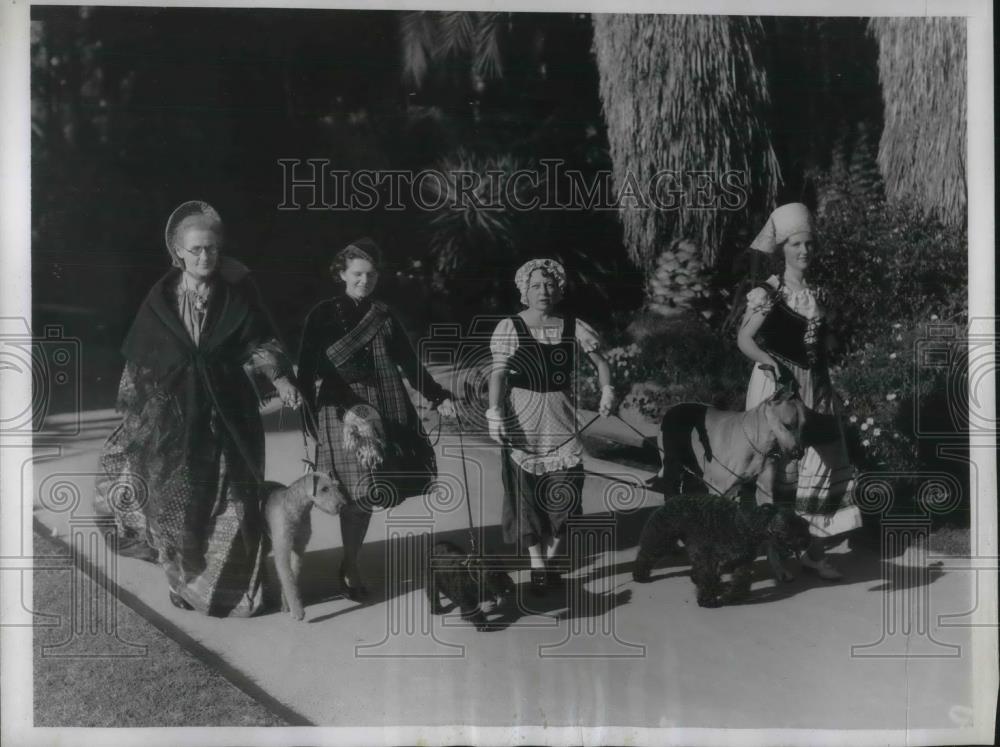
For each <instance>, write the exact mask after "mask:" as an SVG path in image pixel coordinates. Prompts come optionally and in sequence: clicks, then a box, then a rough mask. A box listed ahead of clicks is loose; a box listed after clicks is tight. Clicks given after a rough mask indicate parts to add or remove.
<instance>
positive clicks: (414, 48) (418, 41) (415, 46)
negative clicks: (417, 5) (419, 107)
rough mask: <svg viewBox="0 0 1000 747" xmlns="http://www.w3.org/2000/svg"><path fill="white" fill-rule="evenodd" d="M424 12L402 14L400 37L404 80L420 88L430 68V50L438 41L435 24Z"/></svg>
mask: <svg viewBox="0 0 1000 747" xmlns="http://www.w3.org/2000/svg"><path fill="white" fill-rule="evenodd" d="M428 15H429V14H428V13H427V12H426V11H422V10H415V11H407V12H405V13H402V14H400V21H399V37H400V45H401V47H402V49H401V58H402V63H403V79H404V80H405V81H406V82H407V83H409V84H411V85H414V86H416V87H417V88H420V87H421V86H422V85H423V82H424V80H425V78H426V77H427V70H428V68H429V67H430V50H431V49H433V47H434V44H435V39H436V33H435V28H434V24H433V23H432V22H431V20H430V18H429V17H428Z"/></svg>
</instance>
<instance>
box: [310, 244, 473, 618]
mask: <svg viewBox="0 0 1000 747" xmlns="http://www.w3.org/2000/svg"><path fill="white" fill-rule="evenodd" d="M380 264H381V252H380V251H379V247H378V245H377V244H376V243H375V242H374V241H373V240H372V239H370V238H367V237H366V238H362V239H357V240H356V241H353V242H351V243H350V244H349V245H348V246H346V247H345V248H344V249H342V250H341V251H340V252H338V253H337V255H336V256H335V257H334V259H333V264H332V265H331V267H330V271H331V274H332V275H333V278H334V281H335V282H337V283H338V284H339V286H340V287H339V288H338V292H337V293H336V294H335V295H334V296H333V297H332V298H329V299H327V300H325V301H322V302H320V303H319V304H318V305H317V306H316V307H314V308H313V310H312V311H310V312H309V316H308V317H307V318H306V322H305V328H304V330H303V333H302V344H301V347H300V352H299V370H298V376H299V381H300V382H302V396H303V399H304V401H305V408H304V410H305V413H306V417H305V423H306V427H307V429H308V430H309V431H310V433H311V435H312V436H313V438H314V439H318V444H317V446H318V454H317V460H316V461H317V469H318V470H320V471H323V472H327V473H329V474H331V475H333V476H334V477H335V478H336V479H337V481H338V482H339V484H340V486H341V489H342V490H343V491H344V493H345V497H346V498H347V499H348V504H347V506H345V508H343V509H342V510H341V512H340V528H341V534H342V538H343V542H344V559H343V563H342V565H341V567H340V578H341V583H342V584H343V586H344V588H345V591H346V593H347V595H348V597H349V598H351V599H353V600H362V599H364V598H365V597H366V596H367V593H368V590H367V587H366V586H365V585H364V582H363V581H362V577H361V572H360V568H359V565H358V556H359V553H360V551H361V546H362V544H363V543H364V540H365V535H366V534H367V533H368V525H369V523H370V521H371V512H372V510H373V509H374V508H376V507H379V506H381V505H382V504H381V501H380V500H379V499H378V498H377V497H376V496H375V495H374V492H377V490H378V487H377V484H376V482H374V481H373V480H372V479H370V477H371V474H372V470H373V468H375V467H378V466H379V464H380V461H381V457H382V456H383V452H384V448H383V447H384V446H387V445H391V446H392V447H393V448H400V447H403V446H406V445H410V446H412V447H413V448H412V449H410V452H422V453H424V454H426V455H428V460H429V461H430V462H433V449H432V448H431V446H430V444H429V442H428V440H427V437H426V435H425V434H424V433H423V430H422V428H421V424H420V418H419V417H418V415H417V412H416V409H415V408H414V406H413V403H412V402H411V401H410V398H409V395H408V393H407V391H406V387H405V384H404V382H403V378H404V376H405V378H406V380H407V381H409V383H410V385H411V386H412V387H413V388H414V389H416V390H417V391H419V392H420V394H422V395H423V396H424V397H425V398H426V399H428V400H429V401H430V403H431V405H432V406H433V407H435V408H437V410H438V412H440V413H441V414H442V415H444V416H445V417H451V416H453V415H454V414H455V409H454V405H453V404H452V401H451V394H450V393H449V392H448V391H446V390H445V389H443V388H442V387H441V386H440V385H438V383H437V382H435V381H434V379H433V378H432V377H431V375H430V374H429V373H428V372H427V370H426V369H425V368H424V366H423V364H421V362H420V359H419V358H418V357H417V354H416V352H415V351H414V349H413V346H412V345H411V344H410V341H409V338H407V336H406V333H405V331H404V330H403V327H402V325H401V324H400V323H399V320H398V319H397V318H396V316H395V314H394V313H393V311H392V309H391V308H390V307H389V306H388V305H386V304H384V303H383V302H381V301H379V300H374V299H372V297H371V296H372V292H373V291H374V290H375V286H376V284H377V283H378V277H379V266H380ZM317 384H318V386H317ZM314 415H315V418H314V417H313V416H314ZM434 467H435V469H436V463H434ZM383 507H389V506H383Z"/></svg>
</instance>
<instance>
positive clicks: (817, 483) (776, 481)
mask: <svg viewBox="0 0 1000 747" xmlns="http://www.w3.org/2000/svg"><path fill="white" fill-rule="evenodd" d="M767 285H768V286H769V290H768V289H765V288H763V287H757V288H754V289H753V290H751V291H750V292H749V293H748V294H747V313H748V314H752V313H764V314H765V315H766V314H770V313H772V311H773V310H774V305H775V304H777V303H784V304H785V305H786V306H787V308H788V309H790V310H791V311H793V312H795V313H796V314H798V315H799V316H801V317H802V318H804V320H805V321H806V323H805V325H804V326H805V329H806V333H805V340H804V341H803V343H804V346H805V347H806V348H810V347H812V348H815V347H816V346H818V345H819V344H820V340H819V339H818V337H819V330H820V329H821V326H822V324H823V321H824V317H825V315H826V311H825V309H824V304H823V301H824V294H823V292H822V291H821V290H817V289H814V288H804V289H802V290H798V291H792V290H790V289H789V288H788V287H787V286H785V285H784V284H783V283H781V282H780V281H779V279H778V278H777V277H776V276H772V277H770V278H768V280H767ZM775 291H777V293H778V294H780V295H779V296H777V297H776V296H775ZM780 361H781V363H782V365H784V366H786V367H787V368H788V370H789V371H790V372H791V374H792V376H794V378H795V380H796V382H797V383H798V386H799V396H800V397H801V398H802V401H803V403H805V405H806V407H808V408H810V409H812V410H813V411H815V412H817V413H820V414H822V415H834V416H836V422H837V423H838V424H839V422H840V419H839V412H838V411H837V406H836V404H835V398H833V397H821V396H819V395H820V393H821V392H822V390H823V389H824V387H823V383H824V382H825V381H828V372H827V371H826V370H825V366H826V364H825V361H824V360H823V358H822V356H817V357H816V359H815V361H816V362H815V363H813V364H812V365H809V366H803V365H798V364H796V363H795V362H793V361H791V360H789V359H787V358H781V359H780ZM774 391H775V382H774V380H773V379H772V378H771V377H769V376H768V375H767V373H766V372H764V371H763V370H762V369H761V367H760V364H759V363H758V364H756V365H755V366H754V369H753V373H752V374H751V376H750V382H749V384H748V386H747V396H746V409H748V410H749V409H751V408H753V407H756V406H757V405H759V404H760V403H761V402H763V401H764V400H766V399H767V398H769V397H770V396H771V395H772V394H774ZM838 430H839V425H838ZM769 474H770V478H769V477H768V475H769ZM853 492H854V470H853V468H852V466H851V463H850V461H849V459H848V455H847V447H846V444H845V442H844V437H843V432H842V431H840V432H839V437H835V438H833V439H830V440H828V441H827V442H826V443H822V444H818V445H815V446H807V447H806V449H805V453H804V454H803V456H802V458H801V459H799V460H792V459H779V460H776V461H775V463H774V469H773V471H772V472H770V473H765V474H764V475H762V476H761V479H759V480H758V481H757V502H758V503H761V502H770V501H772V500H773V501H775V502H779V503H786V504H792V505H794V506H795V510H796V512H797V513H799V514H800V515H802V516H803V517H805V518H806V519H807V520H808V521H809V523H810V525H811V528H812V531H813V534H815V535H816V536H820V537H826V536H833V535H838V534H842V533H843V532H847V531H850V530H852V529H857V528H858V527H860V526H861V512H860V510H859V509H858V507H857V505H855V503H854V499H853Z"/></svg>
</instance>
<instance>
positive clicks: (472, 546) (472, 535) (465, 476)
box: [438, 410, 476, 556]
mask: <svg viewBox="0 0 1000 747" xmlns="http://www.w3.org/2000/svg"><path fill="white" fill-rule="evenodd" d="M455 423H456V424H457V425H458V451H459V458H460V459H461V461H462V482H463V483H464V484H465V510H466V512H467V514H468V519H469V555H470V556H472V555H475V554H476V529H475V525H474V522H473V520H472V498H471V496H470V494H469V471H468V468H467V467H466V466H465V440H464V438H463V437H462V418H461V417H459V414H458V410H456V411H455ZM440 431H441V426H440V423H439V424H438V438H440Z"/></svg>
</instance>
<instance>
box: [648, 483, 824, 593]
mask: <svg viewBox="0 0 1000 747" xmlns="http://www.w3.org/2000/svg"><path fill="white" fill-rule="evenodd" d="M677 540H682V541H683V542H684V544H685V546H686V547H687V552H688V558H689V560H690V561H691V580H692V581H693V582H694V584H695V586H697V587H698V604H699V605H700V606H702V607H719V606H720V605H722V604H726V603H728V602H732V601H736V600H738V599H739V598H740V597H743V596H745V595H746V594H747V593H748V592H749V591H750V581H751V576H752V574H753V562H754V560H755V559H756V557H757V556H758V555H759V554H760V550H761V549H762V548H764V549H765V550H766V552H767V556H768V561H769V562H770V564H771V568H772V570H773V571H774V573H775V577H776V578H778V579H784V578H785V575H784V569H783V568H782V567H781V562H780V555H782V554H791V553H798V552H803V551H804V550H805V549H806V548H807V547H808V546H809V543H810V541H811V538H810V535H809V523H808V522H807V521H806V520H805V519H803V518H802V517H801V516H797V515H796V514H795V512H794V511H792V510H791V509H788V508H778V507H776V506H774V505H773V504H765V505H763V506H757V507H755V508H753V509H752V510H750V511H743V510H741V509H740V507H739V505H738V504H737V503H736V502H735V501H733V500H732V499H731V498H724V497H722V496H715V495H700V496H689V495H682V496H675V497H672V498H667V499H666V500H665V501H664V503H663V505H662V506H661V507H660V508H658V509H656V511H654V512H653V513H652V514H651V515H650V517H649V520H648V521H647V522H646V526H645V527H643V530H642V534H641V535H640V537H639V554H638V556H637V557H636V560H635V566H634V568H633V570H632V578H634V579H635V580H636V581H638V582H640V583H646V582H647V581H649V574H650V571H651V570H652V568H653V564H654V563H655V562H656V561H657V560H658V559H659V558H660V557H661V556H662V555H664V554H665V553H667V552H669V551H670V550H671V549H673V548H675V547H676V544H677ZM727 572H731V573H732V574H733V580H732V583H731V584H730V585H728V587H727V586H726V585H724V584H723V583H722V580H721V574H722V573H727Z"/></svg>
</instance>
